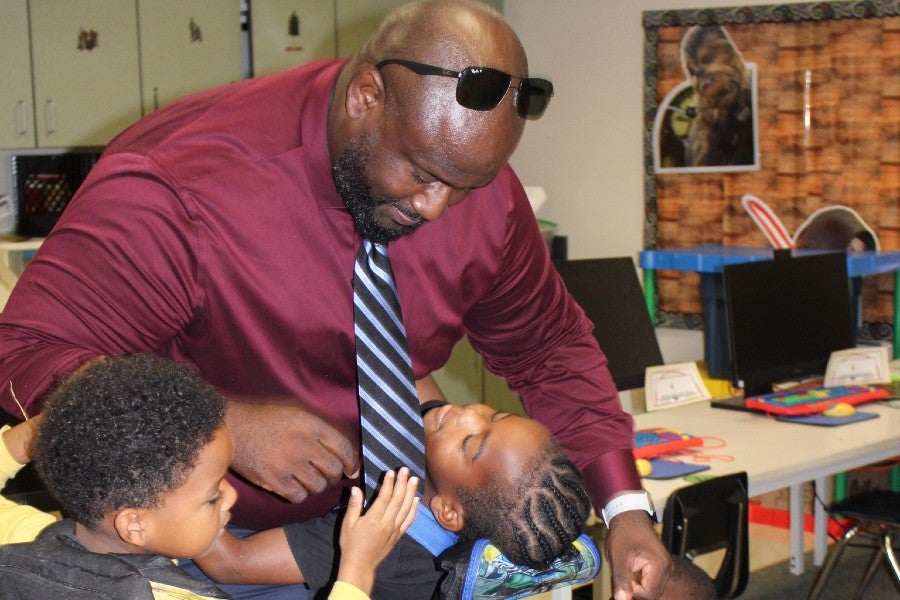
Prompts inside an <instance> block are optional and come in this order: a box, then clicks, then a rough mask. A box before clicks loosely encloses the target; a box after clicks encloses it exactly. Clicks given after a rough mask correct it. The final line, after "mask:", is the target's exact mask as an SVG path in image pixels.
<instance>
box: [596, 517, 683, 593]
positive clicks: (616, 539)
mask: <svg viewBox="0 0 900 600" xmlns="http://www.w3.org/2000/svg"><path fill="white" fill-rule="evenodd" d="M606 555H607V560H609V566H610V568H611V569H612V584H613V598H614V599H615V600H631V599H632V598H634V599H640V600H657V599H658V598H659V597H660V596H661V595H662V592H663V588H665V587H666V581H667V580H668V578H669V574H670V573H671V572H672V568H673V567H672V558H671V556H669V553H668V552H667V551H666V549H665V547H664V546H663V545H662V541H661V540H660V539H659V536H658V535H657V534H656V530H655V529H654V528H653V524H652V523H651V522H650V519H649V518H647V513H646V512H644V511H642V510H631V511H628V512H623V513H620V514H619V515H617V516H615V517H613V518H612V519H611V523H609V534H608V536H607V538H606Z"/></svg>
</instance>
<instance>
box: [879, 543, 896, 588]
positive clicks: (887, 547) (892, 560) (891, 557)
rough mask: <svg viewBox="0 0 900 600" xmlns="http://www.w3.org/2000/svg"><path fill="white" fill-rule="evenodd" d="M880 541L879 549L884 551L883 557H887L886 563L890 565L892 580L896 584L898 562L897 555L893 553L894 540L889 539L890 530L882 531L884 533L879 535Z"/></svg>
mask: <svg viewBox="0 0 900 600" xmlns="http://www.w3.org/2000/svg"><path fill="white" fill-rule="evenodd" d="M881 542H882V545H881V549H882V550H883V551H884V557H885V558H886V559H887V561H888V564H890V565H891V570H892V571H893V572H894V581H895V582H896V583H897V585H900V562H897V555H896V554H894V540H892V539H891V532H890V530H888V531H885V532H884V535H883V536H881Z"/></svg>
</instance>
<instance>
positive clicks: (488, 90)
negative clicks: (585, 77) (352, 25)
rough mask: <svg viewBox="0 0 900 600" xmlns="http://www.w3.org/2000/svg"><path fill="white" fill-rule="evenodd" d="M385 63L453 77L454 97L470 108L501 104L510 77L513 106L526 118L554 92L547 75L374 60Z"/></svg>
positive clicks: (541, 111) (534, 114) (539, 112)
mask: <svg viewBox="0 0 900 600" xmlns="http://www.w3.org/2000/svg"><path fill="white" fill-rule="evenodd" d="M386 65H400V66H401V67H406V68H407V69H409V70H410V71H412V72H413V73H416V74H418V75H440V76H441V77H452V78H454V79H456V101H457V102H458V103H459V104H460V106H464V107H465V108H471V109H472V110H491V109H492V108H494V107H495V106H497V105H498V104H500V101H501V100H503V97H504V96H505V95H506V90H508V89H509V88H510V84H511V83H512V80H513V79H516V80H518V81H519V84H518V85H517V86H516V88H517V89H518V92H519V94H518V96H517V97H516V110H517V111H518V113H519V115H520V116H522V117H523V118H525V119H531V120H534V119H539V118H540V117H541V115H542V114H544V111H545V110H546V109H547V105H548V104H549V103H550V98H551V97H552V96H553V84H552V83H550V82H549V81H547V80H546V79H538V78H536V77H514V76H513V75H510V74H509V73H504V72H503V71H500V70H498V69H492V68H490V67H466V68H465V69H463V70H462V71H451V70H450V69H444V68H443V67H435V66H434V65H426V64H423V63H420V62H415V61H412V60H403V59H401V58H389V59H387V60H383V61H381V62H379V63H378V64H376V65H375V68H376V69H380V68H381V67H384V66H386Z"/></svg>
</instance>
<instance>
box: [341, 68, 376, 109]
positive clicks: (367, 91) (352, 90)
mask: <svg viewBox="0 0 900 600" xmlns="http://www.w3.org/2000/svg"><path fill="white" fill-rule="evenodd" d="M383 104H384V81H383V80H382V79H381V73H379V72H378V69H376V68H374V67H373V68H371V69H368V70H366V71H362V72H360V73H357V74H356V75H355V76H354V77H353V79H351V80H350V85H349V86H348V87H347V99H346V102H345V107H344V108H345V109H346V111H347V116H348V117H350V118H351V119H360V118H362V117H364V116H366V115H367V114H368V113H369V112H371V111H372V110H373V109H376V108H379V107H381V106H382V105H383Z"/></svg>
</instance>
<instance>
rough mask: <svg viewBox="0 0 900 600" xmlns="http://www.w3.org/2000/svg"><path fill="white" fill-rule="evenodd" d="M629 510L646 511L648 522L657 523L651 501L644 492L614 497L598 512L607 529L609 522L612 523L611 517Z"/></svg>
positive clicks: (648, 495)
mask: <svg viewBox="0 0 900 600" xmlns="http://www.w3.org/2000/svg"><path fill="white" fill-rule="evenodd" d="M629 510H643V511H646V512H647V514H648V515H650V520H651V521H653V522H654V523H656V522H657V520H656V509H655V508H654V507H653V500H652V499H651V498H650V494H648V493H647V492H645V491H640V492H628V493H627V494H622V495H621V496H616V497H615V498H613V499H612V500H610V501H609V502H607V503H606V506H604V507H603V510H601V511H600V516H601V517H602V518H603V522H604V523H606V526H607V527H609V522H610V521H612V519H613V517H615V516H616V515H618V514H620V513H623V512H626V511H629Z"/></svg>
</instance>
